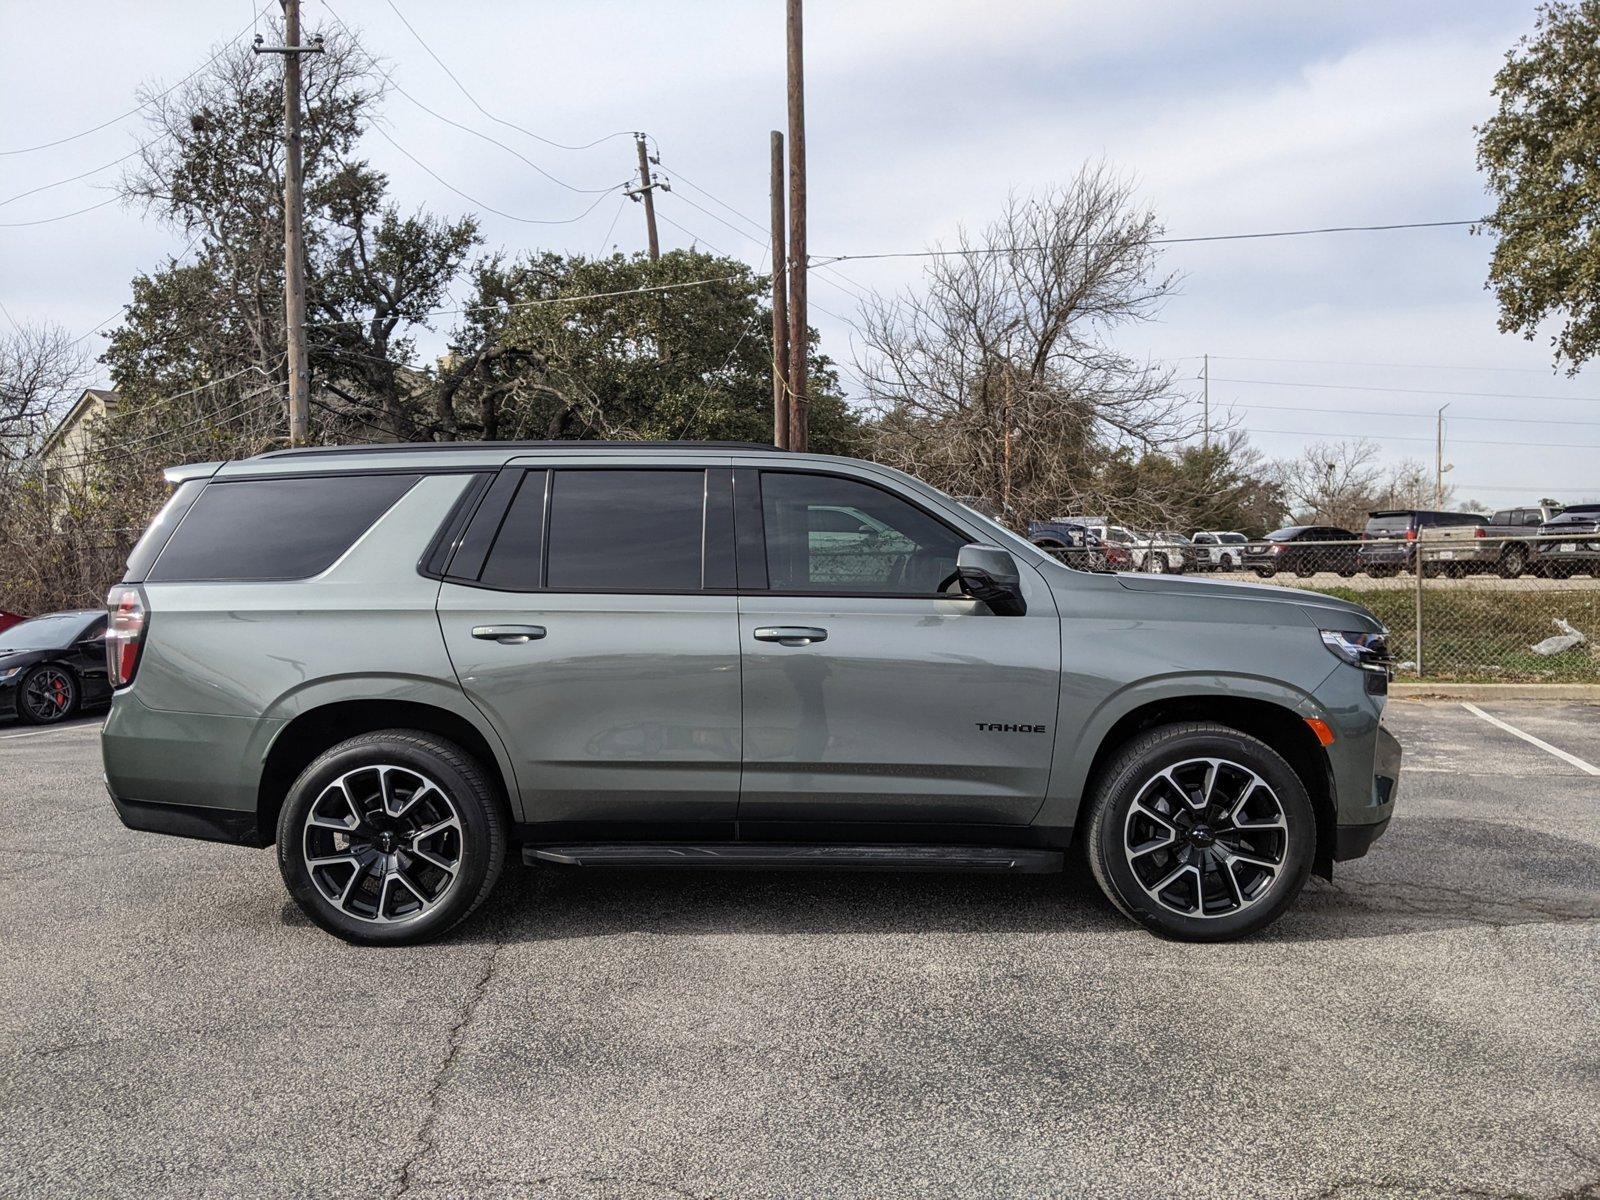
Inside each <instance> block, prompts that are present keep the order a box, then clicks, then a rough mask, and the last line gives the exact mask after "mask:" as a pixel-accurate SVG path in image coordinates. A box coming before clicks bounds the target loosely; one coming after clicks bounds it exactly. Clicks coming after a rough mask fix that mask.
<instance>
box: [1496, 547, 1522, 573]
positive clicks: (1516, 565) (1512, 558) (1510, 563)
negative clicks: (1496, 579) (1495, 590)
mask: <svg viewBox="0 0 1600 1200" xmlns="http://www.w3.org/2000/svg"><path fill="white" fill-rule="evenodd" d="M1527 569H1528V552H1527V551H1526V550H1524V549H1523V548H1522V547H1521V546H1513V547H1511V549H1509V550H1507V551H1506V552H1505V553H1504V554H1502V555H1501V556H1500V562H1499V563H1498V564H1497V566H1496V570H1497V571H1498V572H1499V574H1500V578H1501V579H1517V578H1519V577H1520V576H1521V575H1522V573H1523V572H1524V571H1526V570H1527Z"/></svg>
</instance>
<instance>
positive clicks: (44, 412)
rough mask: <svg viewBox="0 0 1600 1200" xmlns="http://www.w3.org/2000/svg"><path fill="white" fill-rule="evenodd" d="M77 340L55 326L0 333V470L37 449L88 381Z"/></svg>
mask: <svg viewBox="0 0 1600 1200" xmlns="http://www.w3.org/2000/svg"><path fill="white" fill-rule="evenodd" d="M87 359H88V356H87V354H85V352H84V350H83V346H82V340H81V339H78V338H73V337H72V335H71V334H69V333H68V332H67V331H66V330H65V329H62V328H61V327H60V326H57V325H24V326H21V327H18V328H17V329H15V330H14V331H13V332H11V333H5V334H0V470H3V469H5V468H7V467H11V466H15V465H18V464H20V463H21V462H22V461H23V460H24V459H26V458H27V457H28V456H29V455H31V454H32V453H33V452H34V451H35V450H37V449H38V446H39V442H40V440H41V439H42V438H43V437H44V435H45V434H46V433H47V432H48V431H49V428H50V426H51V424H53V423H54V421H55V419H56V418H57V417H59V416H60V415H61V413H62V412H63V411H65V410H66V409H67V408H68V407H69V406H70V405H71V404H72V401H73V400H74V399H75V398H76V395H77V392H78V390H79V389H80V388H82V387H83V386H84V384H85V383H86V382H87V381H88V377H89V376H88V369H87V367H88V363H87Z"/></svg>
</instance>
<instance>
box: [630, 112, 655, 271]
mask: <svg viewBox="0 0 1600 1200" xmlns="http://www.w3.org/2000/svg"><path fill="white" fill-rule="evenodd" d="M633 140H634V141H635V142H636V143H637V144H638V147H639V186H638V188H636V189H635V190H633V191H631V192H629V193H628V195H630V196H632V197H633V198H634V199H635V200H641V199H642V200H643V201H644V224H645V228H646V229H647V230H648V231H649V233H650V261H651V262H655V261H656V260H657V259H659V258H660V257H661V240H660V239H659V238H658V237H656V198H655V188H656V185H655V184H654V183H652V182H650V155H649V153H648V152H647V151H646V150H645V145H644V134H642V133H636V134H634V135H633Z"/></svg>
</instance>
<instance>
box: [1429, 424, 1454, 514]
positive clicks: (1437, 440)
mask: <svg viewBox="0 0 1600 1200" xmlns="http://www.w3.org/2000/svg"><path fill="white" fill-rule="evenodd" d="M1449 407H1450V406H1449V405H1448V404H1441V405H1440V406H1439V414H1438V422H1439V424H1438V427H1437V429H1436V430H1435V432H1434V440H1433V506H1434V507H1435V508H1437V509H1443V508H1444V410H1445V409H1447V408H1449Z"/></svg>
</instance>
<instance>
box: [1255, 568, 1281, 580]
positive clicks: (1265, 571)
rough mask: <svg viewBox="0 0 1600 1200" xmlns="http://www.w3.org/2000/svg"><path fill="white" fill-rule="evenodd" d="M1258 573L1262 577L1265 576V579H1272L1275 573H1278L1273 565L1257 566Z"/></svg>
mask: <svg viewBox="0 0 1600 1200" xmlns="http://www.w3.org/2000/svg"><path fill="white" fill-rule="evenodd" d="M1256 574H1257V575H1259V576H1261V578H1263V579H1271V578H1272V577H1273V576H1274V575H1276V574H1277V572H1276V571H1274V570H1273V569H1272V568H1271V567H1257V568H1256Z"/></svg>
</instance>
